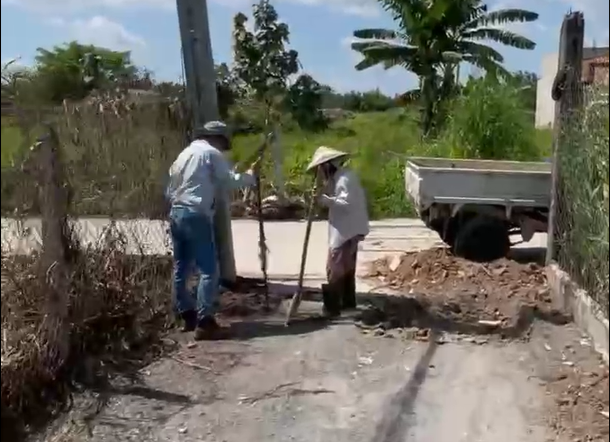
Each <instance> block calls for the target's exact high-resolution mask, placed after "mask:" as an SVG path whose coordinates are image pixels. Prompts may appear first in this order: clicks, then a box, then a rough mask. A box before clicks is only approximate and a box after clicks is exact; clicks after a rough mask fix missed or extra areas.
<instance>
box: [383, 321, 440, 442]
mask: <svg viewBox="0 0 610 442" xmlns="http://www.w3.org/2000/svg"><path fill="white" fill-rule="evenodd" d="M436 335H437V333H436V332H435V331H432V332H431V334H430V342H429V344H428V348H427V349H426V352H425V353H424V354H423V355H422V357H421V358H420V360H419V362H418V363H417V365H416V366H415V370H414V371H413V374H412V375H411V378H410V379H409V381H408V382H407V383H406V384H405V385H404V386H403V387H402V388H401V389H400V391H398V393H396V395H395V396H394V397H393V398H392V399H391V400H390V402H389V403H388V404H387V406H386V407H385V409H384V410H383V413H382V415H383V418H382V419H381V422H379V424H377V428H376V429H375V436H374V437H373V440H372V442H398V441H402V440H405V436H406V433H407V431H408V430H409V427H411V425H412V422H413V420H414V418H415V416H414V409H415V402H416V400H417V396H418V395H419V392H420V390H421V387H422V385H423V384H424V382H425V380H426V377H427V376H428V371H429V369H430V364H431V362H432V358H433V357H434V355H435V353H436V350H437V349H438V344H437V336H436Z"/></svg>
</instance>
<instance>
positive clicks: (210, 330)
mask: <svg viewBox="0 0 610 442" xmlns="http://www.w3.org/2000/svg"><path fill="white" fill-rule="evenodd" d="M229 337H230V333H229V329H228V328H225V327H221V326H220V325H219V324H218V323H217V322H216V319H214V317H211V316H206V317H205V318H203V319H202V320H201V321H199V324H198V325H197V328H196V329H195V337H194V338H195V341H218V340H222V339H228V338H229Z"/></svg>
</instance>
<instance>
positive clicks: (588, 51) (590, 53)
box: [582, 46, 610, 60]
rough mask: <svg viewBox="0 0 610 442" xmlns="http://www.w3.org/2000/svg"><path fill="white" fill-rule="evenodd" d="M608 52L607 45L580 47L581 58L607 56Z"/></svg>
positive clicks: (609, 50)
mask: <svg viewBox="0 0 610 442" xmlns="http://www.w3.org/2000/svg"><path fill="white" fill-rule="evenodd" d="M609 54H610V48H609V47H608V46H603V47H595V48H582V59H583V60H589V59H590V58H598V57H607V56H608V55H609Z"/></svg>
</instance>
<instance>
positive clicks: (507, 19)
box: [472, 9, 539, 27]
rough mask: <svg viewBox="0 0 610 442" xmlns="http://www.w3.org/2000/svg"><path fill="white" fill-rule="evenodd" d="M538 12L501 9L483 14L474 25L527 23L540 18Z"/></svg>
mask: <svg viewBox="0 0 610 442" xmlns="http://www.w3.org/2000/svg"><path fill="white" fill-rule="evenodd" d="M538 17H539V15H538V13H537V12H533V11H527V10H525V9H500V10H498V11H491V12H488V13H486V14H484V15H481V16H480V17H478V18H477V19H476V24H475V25H474V26H472V27H478V26H486V25H491V24H493V25H501V24H506V23H518V22H520V23H527V22H533V21H536V20H538Z"/></svg>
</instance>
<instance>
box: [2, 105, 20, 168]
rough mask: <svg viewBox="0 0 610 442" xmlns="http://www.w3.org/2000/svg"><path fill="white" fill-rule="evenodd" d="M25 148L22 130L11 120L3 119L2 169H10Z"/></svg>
mask: <svg viewBox="0 0 610 442" xmlns="http://www.w3.org/2000/svg"><path fill="white" fill-rule="evenodd" d="M22 146H23V137H22V135H21V130H20V129H19V127H17V126H16V125H15V124H14V122H13V121H12V120H11V119H10V118H6V117H2V167H3V168H4V167H10V166H11V164H12V160H13V159H14V158H15V157H16V155H17V154H18V153H19V152H20V149H21V148H22Z"/></svg>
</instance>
